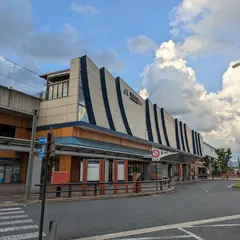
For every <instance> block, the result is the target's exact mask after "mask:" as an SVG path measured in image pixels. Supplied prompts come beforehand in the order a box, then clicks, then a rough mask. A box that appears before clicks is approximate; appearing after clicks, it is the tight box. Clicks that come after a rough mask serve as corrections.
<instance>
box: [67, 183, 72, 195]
mask: <svg viewBox="0 0 240 240" xmlns="http://www.w3.org/2000/svg"><path fill="white" fill-rule="evenodd" d="M68 197H69V198H70V197H72V185H70V184H69V185H68Z"/></svg>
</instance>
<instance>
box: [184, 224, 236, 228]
mask: <svg viewBox="0 0 240 240" xmlns="http://www.w3.org/2000/svg"><path fill="white" fill-rule="evenodd" d="M239 226H240V224H239V223H236V224H235V223H229V224H215V225H199V226H198V225H196V226H188V227H185V228H201V227H202V228H207V227H239Z"/></svg>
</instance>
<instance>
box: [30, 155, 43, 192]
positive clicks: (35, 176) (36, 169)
mask: <svg viewBox="0 0 240 240" xmlns="http://www.w3.org/2000/svg"><path fill="white" fill-rule="evenodd" d="M41 167H42V157H39V156H34V160H33V173H32V183H31V193H34V192H37V191H39V187H36V186H35V185H36V184H40V181H41V180H40V179H41Z"/></svg>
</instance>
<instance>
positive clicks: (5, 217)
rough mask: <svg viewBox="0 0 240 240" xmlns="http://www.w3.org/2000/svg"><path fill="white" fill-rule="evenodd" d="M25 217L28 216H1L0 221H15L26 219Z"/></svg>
mask: <svg viewBox="0 0 240 240" xmlns="http://www.w3.org/2000/svg"><path fill="white" fill-rule="evenodd" d="M27 217H28V215H13V216H3V217H0V220H7V219H17V218H27Z"/></svg>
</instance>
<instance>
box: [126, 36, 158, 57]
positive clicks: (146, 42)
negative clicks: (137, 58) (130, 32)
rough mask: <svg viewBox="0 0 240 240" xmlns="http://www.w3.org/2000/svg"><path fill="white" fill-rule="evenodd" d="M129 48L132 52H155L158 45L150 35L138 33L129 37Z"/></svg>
mask: <svg viewBox="0 0 240 240" xmlns="http://www.w3.org/2000/svg"><path fill="white" fill-rule="evenodd" d="M127 45H128V49H129V51H130V52H131V53H145V52H148V51H149V52H153V51H155V50H156V49H157V47H158V45H157V44H156V43H155V42H154V41H153V40H152V39H150V38H149V37H147V36H145V35H138V36H136V37H133V38H128V39H127Z"/></svg>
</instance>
